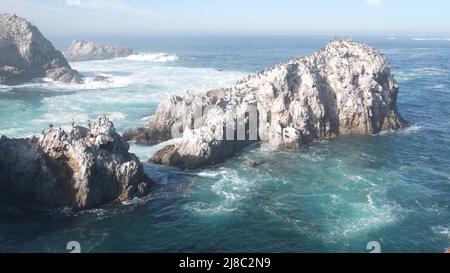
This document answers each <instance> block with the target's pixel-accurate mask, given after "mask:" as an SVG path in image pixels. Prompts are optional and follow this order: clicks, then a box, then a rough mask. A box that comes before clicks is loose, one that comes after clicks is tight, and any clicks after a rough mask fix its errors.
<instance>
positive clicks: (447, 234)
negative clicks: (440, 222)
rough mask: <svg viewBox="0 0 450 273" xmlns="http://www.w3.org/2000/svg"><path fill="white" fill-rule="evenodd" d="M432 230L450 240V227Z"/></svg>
mask: <svg viewBox="0 0 450 273" xmlns="http://www.w3.org/2000/svg"><path fill="white" fill-rule="evenodd" d="M431 230H432V231H433V232H434V233H435V234H438V235H442V236H445V237H447V238H448V239H450V227H444V226H435V227H432V228H431Z"/></svg>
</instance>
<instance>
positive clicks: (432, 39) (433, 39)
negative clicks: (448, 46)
mask: <svg viewBox="0 0 450 273" xmlns="http://www.w3.org/2000/svg"><path fill="white" fill-rule="evenodd" d="M412 40H414V41H447V42H450V38H442V37H441V38H420V37H417V38H412Z"/></svg>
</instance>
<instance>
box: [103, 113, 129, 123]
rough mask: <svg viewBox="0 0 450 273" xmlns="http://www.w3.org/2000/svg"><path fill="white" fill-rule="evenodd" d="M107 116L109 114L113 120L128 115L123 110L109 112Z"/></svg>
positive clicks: (122, 118)
mask: <svg viewBox="0 0 450 273" xmlns="http://www.w3.org/2000/svg"><path fill="white" fill-rule="evenodd" d="M107 116H109V118H110V119H111V120H112V121H118V120H124V119H125V118H126V117H127V115H126V114H124V113H122V112H112V113H110V114H107Z"/></svg>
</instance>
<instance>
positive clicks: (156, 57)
mask: <svg viewBox="0 0 450 273" xmlns="http://www.w3.org/2000/svg"><path fill="white" fill-rule="evenodd" d="M127 59H128V60H130V61H138V62H157V63H167V62H173V61H176V60H178V59H179V58H178V56H177V55H170V54H166V53H145V54H137V55H131V56H128V57H127Z"/></svg>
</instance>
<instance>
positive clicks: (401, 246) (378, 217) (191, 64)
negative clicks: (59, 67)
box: [0, 35, 450, 252]
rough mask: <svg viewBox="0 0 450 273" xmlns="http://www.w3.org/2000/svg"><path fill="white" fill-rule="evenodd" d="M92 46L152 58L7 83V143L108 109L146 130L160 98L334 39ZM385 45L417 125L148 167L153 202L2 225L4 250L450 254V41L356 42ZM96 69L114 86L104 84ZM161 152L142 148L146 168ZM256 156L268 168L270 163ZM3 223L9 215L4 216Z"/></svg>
mask: <svg viewBox="0 0 450 273" xmlns="http://www.w3.org/2000/svg"><path fill="white" fill-rule="evenodd" d="M76 38H84V39H87V40H94V41H97V42H103V43H108V44H113V45H121V46H130V47H132V48H134V49H136V50H137V51H139V52H140V53H141V55H139V56H131V57H128V58H119V59H114V60H107V61H91V62H78V63H72V64H71V65H72V66H73V67H74V68H76V69H78V70H79V71H80V72H81V73H82V74H84V75H86V76H87V77H88V80H87V82H86V83H85V84H83V85H64V84H59V83H53V82H48V81H43V80H36V81H35V82H33V83H30V84H25V85H21V86H17V87H5V86H2V87H0V134H2V135H6V136H8V137H25V136H30V135H33V134H36V133H39V132H41V130H42V129H43V128H46V127H47V126H48V124H49V123H53V124H55V125H61V126H63V127H64V126H68V125H69V124H70V123H71V120H72V118H73V119H74V120H75V121H76V122H77V123H82V124H87V122H88V120H94V119H95V118H96V117H97V116H99V115H101V114H108V115H110V116H111V117H112V119H113V120H114V121H115V124H116V127H117V129H118V130H119V131H120V132H122V131H123V130H124V129H125V128H128V127H134V126H137V125H145V124H146V123H147V122H148V120H149V119H150V118H151V116H152V115H153V114H154V112H155V109H156V107H157V105H158V103H159V102H160V101H161V100H163V99H164V98H165V97H167V96H168V95H169V94H184V93H185V91H186V90H190V91H192V92H205V91H207V90H210V89H213V88H217V87H225V86H231V85H233V83H234V82H235V81H236V80H238V79H240V78H242V77H244V76H246V75H247V74H249V73H254V72H257V71H259V70H262V69H264V68H266V67H270V66H272V65H274V64H277V63H280V62H283V61H286V60H289V59H291V58H293V57H296V56H299V55H308V54H310V53H312V52H314V51H316V50H319V49H320V48H322V47H323V46H324V45H325V44H326V43H327V41H329V40H331V39H333V37H313V36H311V37H308V36H163V35H161V36H116V37H114V36H109V37H49V39H50V40H51V41H52V42H53V43H54V45H55V46H56V47H57V48H59V49H63V48H65V47H67V46H69V45H70V42H71V40H72V39H76ZM353 38H354V40H357V41H362V42H366V43H369V44H371V45H374V46H376V47H378V48H380V49H381V50H382V52H383V53H384V54H385V56H386V58H387V59H388V60H389V61H390V63H391V65H392V72H393V74H394V75H395V77H396V79H397V80H398V82H399V84H400V86H401V89H400V94H399V100H398V106H399V110H400V112H401V114H402V115H403V117H404V118H405V119H406V120H407V121H408V122H409V123H410V125H411V126H410V127H409V128H408V129H405V130H402V131H399V132H395V133H385V134H381V135H374V136H367V137H358V138H356V137H354V138H353V137H351V138H341V139H337V140H333V141H320V142H316V143H313V144H312V145H310V146H308V147H306V148H304V149H303V150H301V151H300V152H286V151H274V150H270V149H269V148H267V147H265V146H256V147H254V149H252V150H251V151H246V152H243V153H242V154H240V155H238V156H236V157H234V158H232V159H230V160H228V161H226V162H225V163H223V164H220V165H216V166H211V167H208V168H205V169H201V170H198V171H181V170H177V169H173V168H164V167H159V166H155V165H148V164H146V171H147V173H148V174H149V175H150V176H151V177H152V178H153V179H154V180H156V181H157V182H158V185H157V186H156V188H155V189H154V191H153V193H152V194H151V195H150V196H149V197H148V198H146V199H144V200H137V201H135V202H132V203H130V204H124V205H123V206H105V207H101V208H98V209H95V210H89V211H84V212H75V213H74V212H70V211H68V210H67V209H58V210H55V211H49V212H48V213H43V215H30V216H28V217H26V218H25V219H21V220H17V219H16V220H14V219H7V218H5V217H0V252H68V251H67V250H66V244H67V242H69V241H79V242H80V244H81V247H82V251H83V252H368V251H367V250H366V246H367V244H368V242H370V241H377V242H379V243H380V244H381V248H382V251H383V252H443V250H444V249H445V248H447V247H450V207H449V205H450V170H449V169H450V157H449V155H450V107H449V106H450V39H447V38H442V39H441V38H436V39H434V38H431V39H428V38H421V37H416V38H415V37H398V38H395V37H353ZM97 74H101V75H106V76H109V77H111V79H112V80H111V82H110V83H96V82H93V81H92V77H94V76H95V75H97ZM157 148H158V147H144V146H135V145H132V151H133V152H134V153H136V154H137V155H139V157H140V158H141V160H142V161H143V162H145V161H147V159H148V158H149V157H150V156H151V154H152V153H154V152H155V150H156V149H157ZM248 160H254V161H262V162H265V163H264V164H263V165H261V166H260V167H258V168H254V169H249V168H246V167H245V166H244V163H245V162H246V161H248ZM0 216H1V215H0Z"/></svg>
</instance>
